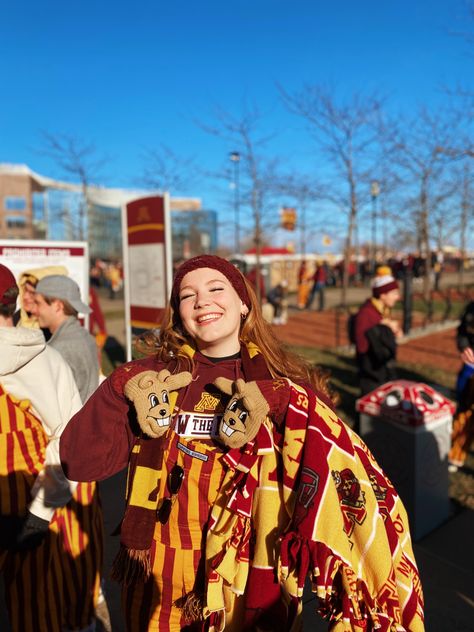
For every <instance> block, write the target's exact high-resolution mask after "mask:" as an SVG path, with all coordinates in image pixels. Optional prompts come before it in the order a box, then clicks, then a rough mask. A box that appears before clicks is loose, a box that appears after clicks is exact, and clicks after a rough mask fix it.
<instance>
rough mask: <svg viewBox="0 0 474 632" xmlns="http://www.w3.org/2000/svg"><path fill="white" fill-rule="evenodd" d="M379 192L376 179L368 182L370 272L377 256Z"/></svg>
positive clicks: (374, 266)
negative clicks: (370, 224) (370, 246)
mask: <svg viewBox="0 0 474 632" xmlns="http://www.w3.org/2000/svg"><path fill="white" fill-rule="evenodd" d="M379 194H380V185H379V183H378V180H372V182H371V183H370V197H371V198H372V266H371V267H372V273H375V268H376V261H375V260H376V256H377V198H378V196H379Z"/></svg>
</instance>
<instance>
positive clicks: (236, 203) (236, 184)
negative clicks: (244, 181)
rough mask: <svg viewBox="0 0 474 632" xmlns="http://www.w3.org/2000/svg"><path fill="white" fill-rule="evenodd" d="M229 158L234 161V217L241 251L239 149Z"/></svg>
mask: <svg viewBox="0 0 474 632" xmlns="http://www.w3.org/2000/svg"><path fill="white" fill-rule="evenodd" d="M229 158H230V159H231V160H232V162H233V163H234V219H235V252H236V254H239V253H240V218H239V210H240V209H239V206H240V200H239V163H240V154H239V152H238V151H231V152H230V154H229Z"/></svg>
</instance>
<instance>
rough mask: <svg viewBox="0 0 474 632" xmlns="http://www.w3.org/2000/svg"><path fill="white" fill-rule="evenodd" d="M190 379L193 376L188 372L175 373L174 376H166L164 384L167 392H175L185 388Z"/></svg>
mask: <svg viewBox="0 0 474 632" xmlns="http://www.w3.org/2000/svg"><path fill="white" fill-rule="evenodd" d="M160 375H161V372H160ZM192 379H193V376H192V375H191V373H190V372H189V371H182V372H181V373H176V375H168V377H167V378H166V379H165V380H164V383H165V385H166V387H167V388H168V390H169V391H177V390H178V389H179V388H183V387H184V386H187V385H188V384H189V383H190V382H191V380H192Z"/></svg>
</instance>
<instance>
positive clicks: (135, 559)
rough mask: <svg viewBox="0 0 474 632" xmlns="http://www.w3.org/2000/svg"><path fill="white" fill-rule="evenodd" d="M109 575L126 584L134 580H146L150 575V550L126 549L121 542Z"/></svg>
mask: <svg viewBox="0 0 474 632" xmlns="http://www.w3.org/2000/svg"><path fill="white" fill-rule="evenodd" d="M110 577H111V579H113V580H115V581H117V582H120V583H124V584H126V585H127V586H129V585H130V584H132V583H133V582H136V581H138V582H146V581H147V580H148V579H149V578H150V577H151V558H150V550H149V549H144V550H138V549H128V548H127V547H125V546H124V545H123V544H121V545H120V549H119V552H118V553H117V556H116V558H115V560H114V562H113V564H112V571H111V573H110Z"/></svg>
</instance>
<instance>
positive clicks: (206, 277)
mask: <svg viewBox="0 0 474 632" xmlns="http://www.w3.org/2000/svg"><path fill="white" fill-rule="evenodd" d="M247 313H248V308H247V306H246V305H245V304H244V303H243V302H242V301H241V300H240V298H239V295H238V294H237V292H236V291H235V290H234V288H233V286H232V284H231V283H230V281H229V280H228V279H227V277H225V276H224V275H223V274H222V273H221V272H219V271H218V270H214V269H213V268H199V269H198V270H192V271H191V272H188V273H187V274H186V275H185V276H184V277H183V280H182V281H181V286H180V290H179V315H180V316H181V320H182V323H183V326H184V328H185V330H186V331H187V332H188V334H189V335H190V336H192V337H193V338H194V340H195V341H196V346H197V348H198V349H199V351H201V352H202V353H203V354H204V355H207V356H209V357H214V358H224V357H227V356H230V355H233V354H235V353H237V352H238V351H239V349H240V340H239V332H240V323H241V318H242V315H243V314H247Z"/></svg>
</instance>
